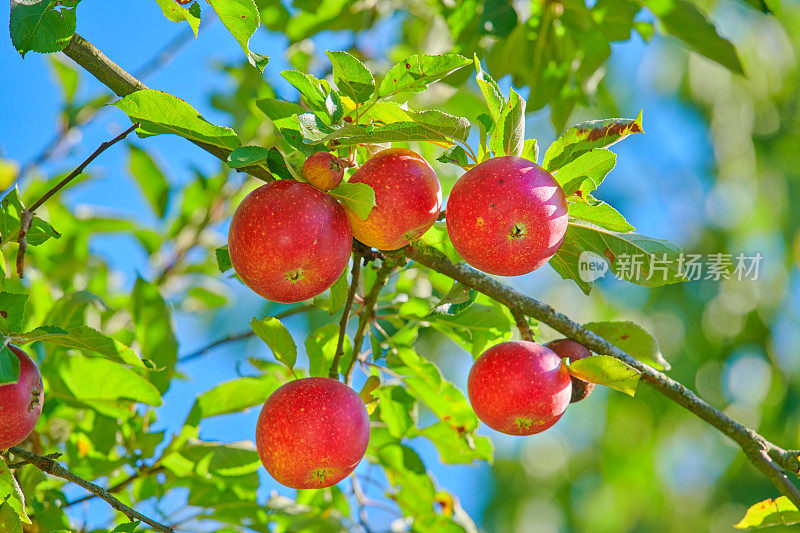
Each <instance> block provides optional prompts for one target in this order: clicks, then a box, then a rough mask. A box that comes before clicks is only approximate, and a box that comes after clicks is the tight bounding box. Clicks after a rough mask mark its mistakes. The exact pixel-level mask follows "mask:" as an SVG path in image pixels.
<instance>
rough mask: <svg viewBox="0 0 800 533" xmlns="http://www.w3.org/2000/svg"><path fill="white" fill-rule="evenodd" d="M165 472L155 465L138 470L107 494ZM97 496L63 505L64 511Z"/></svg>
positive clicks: (92, 495)
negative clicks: (140, 479) (138, 480)
mask: <svg viewBox="0 0 800 533" xmlns="http://www.w3.org/2000/svg"><path fill="white" fill-rule="evenodd" d="M51 455H53V454H51ZM59 455H61V454H59ZM46 457H50V456H49V455H48V456H46ZM163 470H165V467H163V466H161V465H158V466H156V465H153V466H149V467H145V468H140V469H139V470H137V471H136V472H134V473H133V474H131V475H130V476H128V477H126V478H125V479H123V480H122V481H120V482H119V483H117V484H116V485H112V486H111V487H109V488H107V489H106V492H108V493H110V494H115V493H117V492H120V491H122V490H125V489H126V488H127V487H128V486H129V485H130V484H131V483H133V482H134V481H136V480H137V479H139V478H140V477H143V476H149V475H151V474H157V473H158V472H161V471H163ZM97 496H98V495H97V494H87V495H86V496H83V497H82V498H78V499H77V500H74V501H71V502H67V503H66V504H64V505H62V506H61V508H62V509H66V508H67V507H72V506H73V505H78V504H79V503H83V502H86V501H89V500H91V499H93V498H96V497H97Z"/></svg>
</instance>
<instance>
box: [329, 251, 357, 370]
mask: <svg viewBox="0 0 800 533" xmlns="http://www.w3.org/2000/svg"><path fill="white" fill-rule="evenodd" d="M350 276H351V280H350V289H349V290H348V291H347V300H345V302H344V311H342V319H341V320H340V321H339V338H338V339H337V341H336V353H335V354H334V356H333V361H332V362H331V369H330V371H329V372H328V377H329V378H331V379H339V361H341V359H342V356H343V355H344V338H345V336H346V335H347V322H348V321H349V320H350V308H351V307H352V306H353V299H354V298H355V296H356V289H357V288H358V281H359V278H360V277H361V254H360V253H358V252H353V269H352V271H351V273H350Z"/></svg>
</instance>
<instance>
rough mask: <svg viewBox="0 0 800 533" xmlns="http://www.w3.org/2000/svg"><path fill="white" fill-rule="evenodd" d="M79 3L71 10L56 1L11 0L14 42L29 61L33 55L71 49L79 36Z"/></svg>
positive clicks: (11, 26)
mask: <svg viewBox="0 0 800 533" xmlns="http://www.w3.org/2000/svg"><path fill="white" fill-rule="evenodd" d="M75 6H77V2H75V3H73V4H72V5H71V6H67V5H64V4H63V3H61V2H56V0H42V1H40V2H35V3H32V2H22V1H20V0H11V16H10V20H9V23H10V24H9V26H10V29H11V42H12V43H13V44H14V48H16V49H17V52H19V53H20V54H22V57H25V54H26V53H27V52H29V51H34V52H42V53H53V52H59V51H61V50H63V49H64V47H65V46H67V43H69V40H70V39H71V38H72V34H73V33H75V26H76V17H75V12H76V9H77V8H76V7H75Z"/></svg>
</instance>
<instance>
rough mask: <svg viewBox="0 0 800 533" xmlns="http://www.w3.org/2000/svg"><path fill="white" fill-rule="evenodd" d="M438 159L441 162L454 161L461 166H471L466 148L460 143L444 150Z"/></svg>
mask: <svg viewBox="0 0 800 533" xmlns="http://www.w3.org/2000/svg"><path fill="white" fill-rule="evenodd" d="M436 160H437V161H439V162H441V163H453V164H454V165H458V166H460V167H468V166H470V160H469V156H467V152H466V150H464V149H463V148H462V147H461V146H460V145H458V144H454V145H453V146H451V147H450V148H448V149H447V150H445V151H444V152H442V154H441V155H440V156H439V157H437V158H436Z"/></svg>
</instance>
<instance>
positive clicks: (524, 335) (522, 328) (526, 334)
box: [508, 307, 534, 342]
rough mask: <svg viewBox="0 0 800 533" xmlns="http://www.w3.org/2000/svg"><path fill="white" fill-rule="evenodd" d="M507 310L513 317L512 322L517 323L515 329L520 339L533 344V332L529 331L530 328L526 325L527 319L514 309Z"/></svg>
mask: <svg viewBox="0 0 800 533" xmlns="http://www.w3.org/2000/svg"><path fill="white" fill-rule="evenodd" d="M508 310H509V311H511V315H512V316H513V317H514V322H516V323H517V329H518V330H519V336H520V338H521V339H522V340H524V341H530V342H533V341H534V336H533V330H531V326H530V324H529V323H528V318H527V317H526V316H525V315H524V314H522V312H520V311H519V310H518V309H516V308H514V307H509V308H508Z"/></svg>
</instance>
